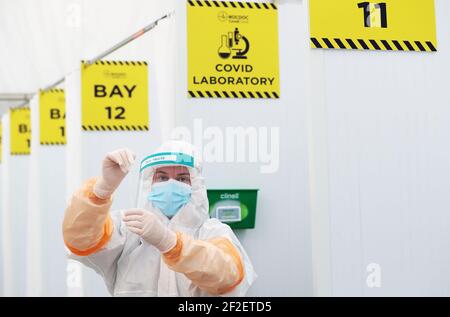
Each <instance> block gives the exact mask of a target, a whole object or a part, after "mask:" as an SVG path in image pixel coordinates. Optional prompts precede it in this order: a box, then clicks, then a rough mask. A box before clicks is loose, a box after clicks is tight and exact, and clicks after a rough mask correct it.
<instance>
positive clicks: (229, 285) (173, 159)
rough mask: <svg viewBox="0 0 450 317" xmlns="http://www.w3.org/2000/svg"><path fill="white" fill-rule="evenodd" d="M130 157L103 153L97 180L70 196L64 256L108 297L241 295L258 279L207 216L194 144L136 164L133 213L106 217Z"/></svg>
mask: <svg viewBox="0 0 450 317" xmlns="http://www.w3.org/2000/svg"><path fill="white" fill-rule="evenodd" d="M134 160H135V155H134V154H133V153H132V152H131V151H130V150H128V149H120V150H116V151H114V152H111V153H109V154H107V155H106V157H105V158H104V160H103V164H102V175H101V176H100V177H98V178H94V179H91V180H88V181H87V182H86V183H85V184H84V185H83V186H82V188H80V189H79V190H78V191H77V192H76V193H75V194H74V195H73V196H72V198H71V200H70V202H69V206H68V207H67V209H66V211H65V215H64V222H63V226H62V227H63V228H62V229H63V237H64V242H65V244H66V246H67V248H68V249H69V250H70V254H69V257H70V258H72V259H75V260H77V261H79V262H81V263H83V264H85V265H86V266H88V267H90V268H92V269H94V270H95V271H96V272H97V273H98V274H100V275H101V276H102V277H103V279H104V281H105V283H106V286H107V288H108V290H109V292H110V293H111V294H112V295H114V296H244V295H245V294H246V292H247V290H248V289H249V288H250V286H251V285H252V283H253V282H254V280H255V279H256V273H255V271H254V269H253V266H252V263H251V262H250V259H249V257H248V255H247V253H246V252H245V250H244V249H243V247H242V245H241V244H240V243H239V240H238V239H237V238H236V236H235V235H234V233H233V231H232V230H231V229H230V227H229V226H228V225H226V224H223V223H221V222H220V221H219V220H217V219H214V218H211V219H210V218H209V214H208V208H209V207H208V198H207V195H206V188H205V185H204V179H203V177H202V175H201V164H200V162H199V161H198V159H197V157H196V154H195V151H194V148H193V146H192V145H190V144H188V143H185V142H181V141H170V142H167V143H165V144H163V145H162V146H161V148H160V149H159V150H158V151H157V152H156V153H154V154H153V155H150V156H148V157H146V158H144V159H143V160H142V162H141V165H140V181H139V192H138V203H137V208H133V209H129V210H125V211H116V212H110V207H111V204H112V200H113V199H112V195H113V193H114V191H115V190H116V189H117V187H118V186H119V184H120V182H121V181H122V179H123V178H124V177H125V176H126V174H127V173H128V171H129V170H130V168H131V166H132V164H133V162H134Z"/></svg>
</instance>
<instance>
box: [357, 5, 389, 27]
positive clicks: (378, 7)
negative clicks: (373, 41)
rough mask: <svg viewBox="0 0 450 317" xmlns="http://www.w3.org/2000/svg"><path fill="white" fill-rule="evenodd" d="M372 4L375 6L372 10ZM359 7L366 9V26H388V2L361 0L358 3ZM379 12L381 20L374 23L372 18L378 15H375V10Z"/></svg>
mask: <svg viewBox="0 0 450 317" xmlns="http://www.w3.org/2000/svg"><path fill="white" fill-rule="evenodd" d="M372 6H373V7H374V8H375V9H374V10H372ZM358 8H361V9H363V11H364V26H365V27H366V28H370V27H382V28H387V7H386V3H370V2H360V3H358ZM375 10H376V11H377V13H378V12H379V14H380V15H379V17H380V22H379V23H374V24H372V22H371V21H372V19H376V18H377V17H376V16H375V15H374V14H375V12H373V11H375Z"/></svg>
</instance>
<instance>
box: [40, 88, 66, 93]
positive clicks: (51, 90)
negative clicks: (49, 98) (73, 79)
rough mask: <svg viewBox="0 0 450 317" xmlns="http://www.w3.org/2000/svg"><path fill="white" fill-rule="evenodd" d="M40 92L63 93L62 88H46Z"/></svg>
mask: <svg viewBox="0 0 450 317" xmlns="http://www.w3.org/2000/svg"><path fill="white" fill-rule="evenodd" d="M40 93H41V94H45V93H53V94H60V93H64V89H58V88H52V89H48V90H40Z"/></svg>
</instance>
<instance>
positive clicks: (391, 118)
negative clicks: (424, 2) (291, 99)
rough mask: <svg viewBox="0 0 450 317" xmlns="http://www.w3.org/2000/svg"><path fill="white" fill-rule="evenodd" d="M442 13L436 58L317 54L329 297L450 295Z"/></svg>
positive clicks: (447, 52)
mask: <svg viewBox="0 0 450 317" xmlns="http://www.w3.org/2000/svg"><path fill="white" fill-rule="evenodd" d="M435 3H436V15H437V34H438V46H439V47H438V52H436V53H417V52H373V51H370V52H369V51H343V50H328V51H325V50H310V52H309V59H310V60H311V61H312V63H313V64H314V66H316V67H315V68H314V69H313V68H311V77H310V78H311V81H312V82H313V83H314V84H315V86H314V87H313V89H314V92H316V94H314V96H312V97H311V101H310V106H311V107H312V112H313V121H312V122H313V123H316V124H318V125H319V128H320V130H319V129H318V127H317V126H316V127H314V129H313V130H314V132H315V134H314V135H313V138H312V142H313V148H314V149H315V154H317V156H316V157H314V159H313V160H312V161H311V174H310V175H311V178H312V181H314V182H315V183H316V184H318V185H317V186H316V187H315V189H316V194H317V195H316V196H315V198H314V201H313V203H314V205H312V207H313V208H312V209H311V212H312V214H313V215H316V217H315V218H314V219H316V220H317V222H316V225H317V224H319V226H316V227H315V228H313V231H316V232H321V234H320V235H319V234H318V235H316V236H315V243H316V244H317V245H320V246H322V249H316V250H315V251H317V252H318V253H319V256H317V257H315V258H314V259H313V260H314V266H315V267H317V268H322V270H321V271H319V274H324V275H323V276H325V277H327V279H328V280H327V281H322V283H321V286H322V288H321V291H320V292H318V294H319V295H327V294H331V295H337V296H348V295H356V296H379V295H380V296H381V295H382V296H398V295H401V296H404V295H405V296H408V295H413V296H449V295H450V273H449V271H448V269H447V268H448V267H449V266H450V252H449V250H450V230H449V225H450V214H449V212H448V210H449V208H450V198H449V197H450V195H449V194H448V179H449V178H450V166H449V162H450V151H449V150H448V138H449V135H450V128H449V124H448V123H449V122H450V107H449V106H450V99H449V97H448V74H449V73H450V58H449V57H450V43H449V41H448V39H449V38H450V20H449V19H448V18H447V17H448V14H449V13H450V3H449V2H448V1H445V0H436V1H435ZM305 40H306V39H305ZM319 278H320V277H319Z"/></svg>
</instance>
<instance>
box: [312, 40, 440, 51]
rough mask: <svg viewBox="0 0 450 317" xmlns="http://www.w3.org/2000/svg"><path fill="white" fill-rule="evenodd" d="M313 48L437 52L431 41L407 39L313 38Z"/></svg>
mask: <svg viewBox="0 0 450 317" xmlns="http://www.w3.org/2000/svg"><path fill="white" fill-rule="evenodd" d="M311 47H312V48H324V49H347V50H377V51H413V52H436V51H437V49H436V45H435V44H433V43H432V42H431V41H407V40H363V39H339V38H316V37H312V38H311Z"/></svg>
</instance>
